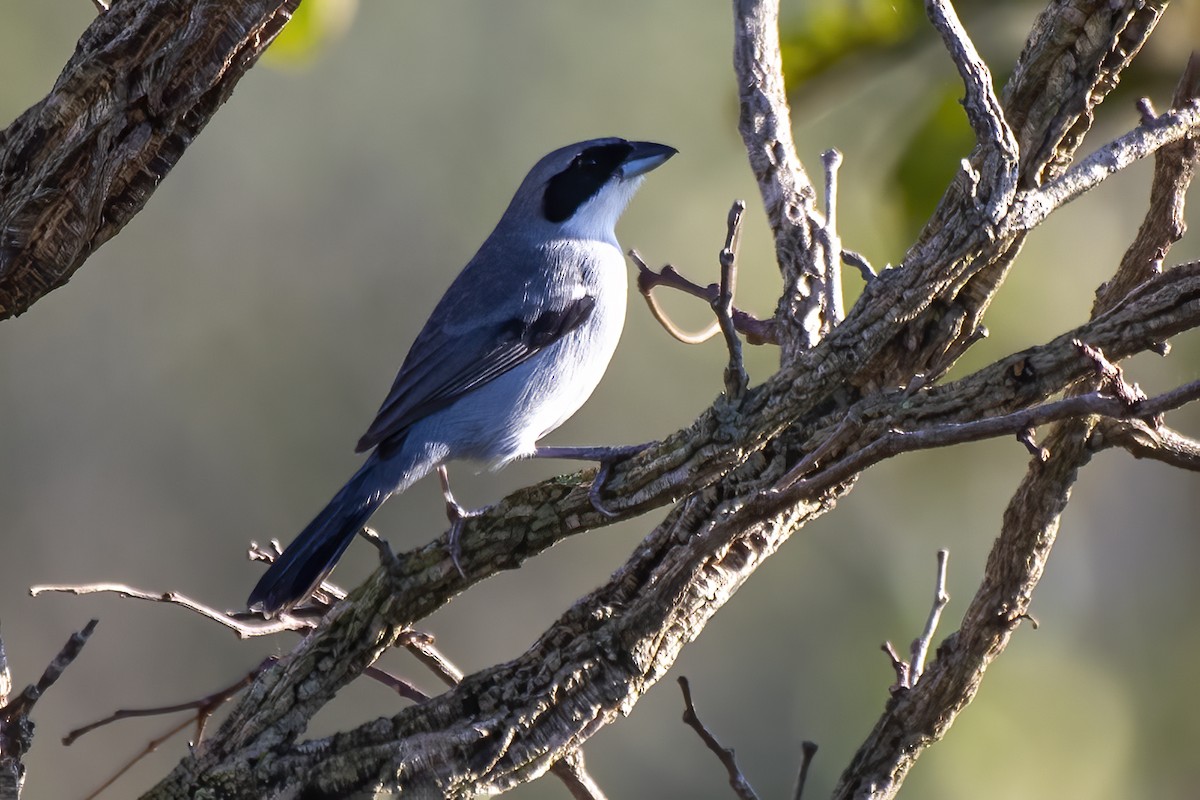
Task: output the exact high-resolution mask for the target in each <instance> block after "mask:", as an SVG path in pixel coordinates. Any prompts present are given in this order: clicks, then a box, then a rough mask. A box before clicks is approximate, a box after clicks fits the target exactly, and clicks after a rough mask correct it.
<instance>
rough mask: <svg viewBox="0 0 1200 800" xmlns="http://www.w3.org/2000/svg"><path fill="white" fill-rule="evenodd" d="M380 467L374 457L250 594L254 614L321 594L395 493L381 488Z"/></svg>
mask: <svg viewBox="0 0 1200 800" xmlns="http://www.w3.org/2000/svg"><path fill="white" fill-rule="evenodd" d="M377 466H379V460H378V458H377V457H376V456H374V455H373V456H371V458H370V459H368V460H367V463H365V464H363V466H362V469H360V470H359V471H358V472H356V473H354V477H352V478H351V479H350V480H349V481H347V482H346V485H345V486H343V487H342V489H341V491H339V492H338V493H337V494H336V495H334V497H333V499H332V500H330V501H329V504H328V505H327V506H325V508H324V509H322V510H321V513H320V514H317V517H316V519H314V520H313V521H312V522H310V523H308V527H307V528H305V529H304V530H302V531H300V535H299V536H297V537H296V538H295V540H294V541H293V542H292V543H291V544H289V545H288V546H287V549H286V550H284V551H283V555H281V556H280V557H279V558H277V559H276V560H275V563H274V564H272V565H271V566H270V568H269V569H268V570H267V571H266V572H265V573H264V574H263V576H262V578H260V579H259V581H258V584H257V585H256V586H255V587H254V591H252V592H250V599H249V600H247V601H246V602H247V604H248V605H249V607H250V609H251V610H254V611H264V612H266V613H267V614H268V615H269V616H274V615H275V614H277V613H278V612H279V611H281V610H282V609H285V608H288V607H290V606H292V605H295V604H296V603H298V602H300V601H301V600H303V599H304V598H306V597H308V595H309V594H311V593H312V591H313V589H315V588H317V585H318V584H319V583H320V582H321V581H322V580H323V579H324V578H325V576H326V575H328V574H329V572H330V571H331V570H332V569H333V566H334V564H336V563H337V561H338V559H339V558H341V557H342V553H344V552H345V551H346V548H347V547H349V546H350V542H351V541H352V540H353V539H354V536H355V534H357V533H358V532H359V531H360V530H361V529H362V526H363V525H365V524H366V522H367V520H368V519H370V517H371V515H372V514H374V513H375V510H376V509H377V508H379V506H380V505H382V504H383V501H384V500H386V499H387V498H388V496H389V495H391V494H392V492H393V491H395V489H396V487H395V486H386V485H381V484H384V483H386V482H387V481H386V480H385V479H384V480H381V478H382V476H380V475H378V474H377V471H376V467H377ZM384 471H386V470H380V472H384Z"/></svg>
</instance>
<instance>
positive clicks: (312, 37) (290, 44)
mask: <svg viewBox="0 0 1200 800" xmlns="http://www.w3.org/2000/svg"><path fill="white" fill-rule="evenodd" d="M357 13H358V0H304V2H303V3H301V4H300V7H299V8H297V9H296V13H295V14H293V15H292V19H291V22H289V23H288V24H287V26H286V27H284V29H283V31H282V32H281V33H280V34H279V36H277V37H276V38H275V41H274V42H272V43H271V47H270V49H268V50H267V52H266V54H265V55H264V56H263V63H264V64H268V65H270V66H272V67H276V68H279V69H297V68H303V67H307V66H309V65H311V64H312V63H313V62H314V61H315V60H316V59H317V58H318V57H319V56H320V55H321V53H323V52H324V51H325V48H327V47H328V46H329V45H331V44H333V43H334V42H336V41H338V40H339V39H341V38H342V36H343V35H344V34H345V33H346V31H347V30H348V29H349V28H350V24H351V23H352V22H354V17H355V16H356V15H357Z"/></svg>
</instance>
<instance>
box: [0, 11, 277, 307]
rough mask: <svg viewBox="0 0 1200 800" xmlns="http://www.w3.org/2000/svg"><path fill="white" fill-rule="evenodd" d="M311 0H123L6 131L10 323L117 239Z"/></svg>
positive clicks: (3, 242) (3, 289)
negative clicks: (50, 86)
mask: <svg viewBox="0 0 1200 800" xmlns="http://www.w3.org/2000/svg"><path fill="white" fill-rule="evenodd" d="M299 4H300V0H246V1H245V2H239V0H145V1H144V2H142V1H141V0H139V2H133V0H121V1H120V2H116V3H114V4H113V6H112V8H110V9H108V10H107V11H105V12H103V13H101V14H100V15H99V16H98V17H97V18H96V21H95V22H93V23H92V25H91V26H90V27H89V28H88V29H87V30H86V31H85V32H84V34H83V36H82V37H80V39H79V44H78V45H77V46H76V48H75V53H74V55H72V56H71V60H70V61H68V62H67V65H66V66H65V67H64V68H63V71H62V74H61V75H59V77H58V80H57V81H56V82H55V84H54V88H53V89H51V90H50V93H49V94H48V95H46V97H45V98H44V99H43V100H42V101H41V102H40V103H38V104H37V105H35V106H33V107H32V108H30V109H28V110H27V111H26V112H25V113H24V114H22V115H21V116H20V117H18V118H17V119H16V120H15V121H14V122H13V123H12V124H10V125H9V126H8V127H7V128H6V129H5V130H4V131H3V132H0V319H6V318H8V317H12V316H16V315H18V314H22V313H24V312H25V311H26V310H27V309H28V308H29V307H30V306H31V305H33V303H35V302H36V301H37V300H38V299H39V298H41V297H42V296H44V295H45V294H46V293H47V292H49V291H51V290H53V289H57V288H58V287H60V286H62V285H63V284H65V283H66V282H67V281H68V280H70V278H71V276H72V275H73V274H74V273H75V270H77V269H79V267H80V266H82V265H83V262H84V261H85V260H86V259H87V257H88V256H90V255H91V254H92V253H93V252H95V250H96V248H98V247H100V245H102V244H104V243H105V242H106V241H108V240H109V239H111V238H112V237H113V236H116V235H117V233H118V232H120V230H121V228H123V227H124V226H125V223H127V222H128V221H129V220H130V219H132V218H133V215H134V214H136V213H138V212H139V211H141V210H142V207H143V206H145V205H146V201H148V200H149V199H150V195H152V194H153V193H154V190H155V189H156V188H157V187H158V184H159V183H160V182H161V181H162V179H163V178H164V177H165V176H166V174H167V173H168V172H169V171H170V170H171V168H172V167H173V166H175V164H176V162H178V161H179V158H180V156H182V155H183V151H184V150H186V149H187V146H188V145H189V144H191V142H192V140H193V139H195V138H196V135H197V134H199V133H200V131H201V130H202V129H203V128H204V126H205V125H207V124H208V121H209V120H210V119H211V118H212V116H213V114H215V113H216V112H217V109H218V108H220V107H221V104H222V103H224V102H225V101H226V100H227V99H229V95H230V93H232V92H233V88H234V86H236V85H237V82H238V81H239V80H240V79H241V77H242V75H244V74H245V73H246V70H248V69H250V67H252V66H254V63H255V62H256V61H257V60H258V57H259V56H260V55H262V53H263V51H264V50H266V48H267V45H269V44H270V43H271V41H272V40H274V38H275V36H276V34H278V33H279V31H280V30H282V28H283V26H284V24H285V23H286V22H287V21H288V20H289V19H290V18H291V14H292V12H293V11H294V10H295V9H296V7H297V6H298V5H299Z"/></svg>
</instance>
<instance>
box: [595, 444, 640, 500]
mask: <svg viewBox="0 0 1200 800" xmlns="http://www.w3.org/2000/svg"><path fill="white" fill-rule="evenodd" d="M651 444H653V442H646V443H644V444H631V445H625V446H622V447H612V448H607V449H608V452H607V453H606V454H605V455H604V457H602V458H599V459H597V461H599V463H600V468H599V469H598V470H596V477H595V478H593V479H592V488H591V489H589V490H588V500H589V501H590V502H591V504H592V508H594V509H596V512H597V513H599V514H601V515H602V516H605V517H608V518H609V519H616V518H617V517H619V516H620V512H619V511H614V510H612V509H610V508H608V506H606V505H605V504H604V500H603V499H602V498H601V497H600V491H601V490H602V489H603V488H604V483H605V482H606V481H607V480H608V475H609V473H610V472H612V465H613V464H614V463H616V462H617V461H619V460H620V459H622V458H628V457H630V456H635V455H637V454H638V453H640V452H642V451H643V450H645V449H646V448H648V447H650V445H651Z"/></svg>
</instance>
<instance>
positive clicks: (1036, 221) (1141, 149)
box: [1008, 102, 1200, 230]
mask: <svg viewBox="0 0 1200 800" xmlns="http://www.w3.org/2000/svg"><path fill="white" fill-rule="evenodd" d="M1197 125H1200V105H1197V104H1196V103H1195V102H1192V103H1190V104H1188V105H1187V106H1186V107H1184V108H1180V109H1174V110H1171V111H1167V112H1166V113H1164V114H1162V115H1161V116H1159V117H1156V118H1155V119H1153V120H1151V121H1150V122H1144V123H1142V124H1141V125H1139V126H1138V127H1136V128H1134V129H1133V130H1131V131H1130V132H1129V133H1126V134H1125V135H1124V136H1120V137H1118V138H1117V139H1114V140H1113V141H1111V142H1109V143H1108V144H1106V145H1104V146H1103V147H1101V148H1100V149H1099V150H1097V151H1096V152H1094V153H1092V154H1091V155H1089V156H1088V157H1087V158H1085V159H1083V160H1082V161H1080V162H1079V163H1078V164H1075V165H1074V166H1072V167H1071V168H1070V169H1068V170H1067V171H1066V172H1065V173H1063V175H1062V176H1061V177H1059V178H1056V179H1055V180H1053V181H1050V182H1049V183H1047V184H1045V185H1044V186H1042V187H1041V188H1039V189H1033V190H1030V191H1028V192H1024V193H1022V194H1021V195H1019V196H1018V197H1017V200H1016V206H1017V208H1016V210H1015V211H1014V213H1013V214H1012V215H1011V216H1010V218H1009V220H1008V225H1009V227H1010V228H1012V229H1014V230H1032V229H1033V228H1035V227H1037V226H1038V225H1040V224H1041V223H1042V222H1043V221H1045V219H1046V218H1047V217H1048V216H1050V214H1051V213H1052V212H1053V211H1054V210H1055V209H1057V208H1059V207H1060V206H1062V205H1064V204H1066V203H1069V202H1071V201H1072V200H1074V199H1075V198H1077V197H1079V196H1080V195H1082V194H1084V193H1085V192H1087V191H1089V190H1090V189H1093V188H1095V187H1096V186H1098V185H1099V184H1100V183H1101V182H1102V181H1104V179H1105V178H1108V177H1110V176H1111V175H1114V174H1116V173H1117V172H1120V171H1121V170H1123V169H1125V168H1126V167H1128V166H1129V165H1130V164H1132V163H1133V162H1135V161H1138V160H1139V159H1142V158H1145V157H1146V156H1148V155H1150V154H1151V153H1154V152H1155V151H1157V150H1159V149H1160V148H1162V147H1164V146H1166V145H1168V144H1171V143H1172V142H1177V141H1179V140H1181V139H1183V138H1185V137H1187V136H1189V135H1190V134H1191V133H1192V131H1194V130H1195V129H1196V127H1197Z"/></svg>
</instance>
